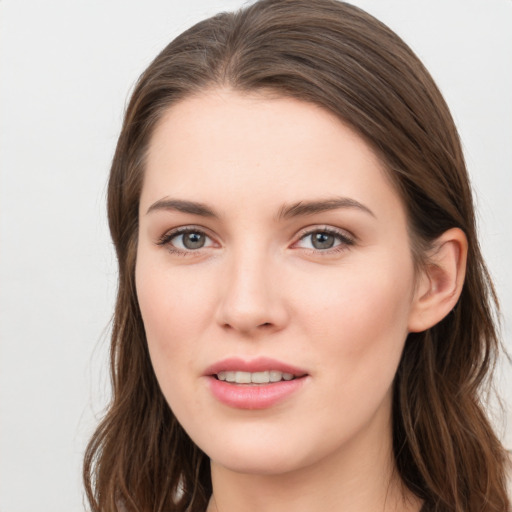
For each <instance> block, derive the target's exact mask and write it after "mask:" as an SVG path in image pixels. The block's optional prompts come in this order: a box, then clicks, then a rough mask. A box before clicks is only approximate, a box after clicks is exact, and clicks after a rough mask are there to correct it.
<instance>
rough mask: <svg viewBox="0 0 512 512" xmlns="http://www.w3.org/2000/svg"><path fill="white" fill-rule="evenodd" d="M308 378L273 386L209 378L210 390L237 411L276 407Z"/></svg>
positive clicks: (218, 398)
mask: <svg viewBox="0 0 512 512" xmlns="http://www.w3.org/2000/svg"><path fill="white" fill-rule="evenodd" d="M305 380H306V377H299V378H296V379H293V380H284V381H280V382H273V383H271V384H254V385H251V384H230V383H228V382H226V381H222V380H218V379H216V378H215V377H208V381H209V382H208V383H209V386H210V390H211V392H212V393H213V395H214V396H215V398H217V400H219V401H220V402H222V403H223V404H225V405H228V406H230V407H234V408H237V409H267V408H269V407H272V406H273V405H276V404H278V403H280V402H282V401H284V400H285V399H286V398H288V397H290V395H292V394H293V393H295V392H296V391H298V390H299V389H300V388H301V387H302V386H303V384H304V382H305Z"/></svg>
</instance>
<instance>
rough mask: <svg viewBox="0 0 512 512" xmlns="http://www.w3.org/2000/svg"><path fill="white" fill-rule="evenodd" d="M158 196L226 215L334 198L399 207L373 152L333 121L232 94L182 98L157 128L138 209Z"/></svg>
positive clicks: (310, 109) (316, 112)
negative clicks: (215, 207) (210, 206)
mask: <svg viewBox="0 0 512 512" xmlns="http://www.w3.org/2000/svg"><path fill="white" fill-rule="evenodd" d="M165 195H171V196H173V197H176V196H177V197H180V198H183V199H191V200H196V201H203V202H208V203H210V202H212V201H214V202H220V203H222V206H223V207H226V208H227V207H228V206H230V205H234V206H237V205H238V207H240V205H244V206H245V207H249V206H250V205H252V204H254V203H258V201H259V203H260V204H261V203H262V202H264V203H265V204H266V205H270V204H271V203H275V204H276V205H277V204H282V203H286V202H294V201H300V200H304V199H308V198H309V197H315V198H320V197H325V196H333V195H343V196H347V197H351V198H352V199H354V200H357V201H360V202H371V203H372V204H374V205H375V206H379V205H381V206H382V207H385V206H386V205H387V206H390V204H391V203H395V206H399V203H400V201H399V198H398V196H397V194H396V193H395V191H394V189H393V187H392V186H391V184H390V182H389V179H388V177H387V174H386V171H385V170H384V166H383V164H382V163H381V161H380V160H379V158H378V157H377V156H376V155H375V153H374V151H373V150H372V148H371V147H370V146H369V145H368V144H367V143H366V142H365V141H364V140H363V139H362V138H361V137H360V136H358V135H357V134H356V133H355V132H354V131H353V130H352V129H351V128H350V127H348V126H347V125H345V124H344V123H342V122H341V121H340V120H339V119H338V118H337V117H336V116H335V115H334V114H331V113H330V112H328V111H326V110H325V109H323V108H321V107H319V106H317V105H314V104H311V103H306V102H303V101H300V100H297V99H293V98H282V97H281V98H276V97H269V96H268V95H262V94H250V95H248V94H241V93H238V92H234V91H231V90H213V91H208V92H205V93H203V94H201V95H197V96H193V97H189V98H186V99H184V100H182V101H181V102H179V103H177V104H175V105H173V106H172V107H171V108H170V109H169V110H168V111H167V112H166V114H165V115H164V116H163V118H162V119H161V120H160V122H159V124H158V125H157V127H156V128H155V131H154V134H153V137H152V139H151V141H150V145H149V149H148V154H147V160H146V175H145V179H144V186H143V192H142V198H141V207H142V208H144V205H147V204H148V202H150V201H152V200H153V201H155V200H157V199H160V198H161V197H163V196H165ZM379 207H380V206H379Z"/></svg>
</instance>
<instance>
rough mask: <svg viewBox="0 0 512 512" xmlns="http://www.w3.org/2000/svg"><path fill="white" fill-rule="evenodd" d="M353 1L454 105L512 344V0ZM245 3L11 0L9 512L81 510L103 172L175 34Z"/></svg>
mask: <svg viewBox="0 0 512 512" xmlns="http://www.w3.org/2000/svg"><path fill="white" fill-rule="evenodd" d="M354 3H355V4H357V5H360V6H361V7H363V8H366V9H367V10H368V11H370V12H371V13H372V14H374V15H376V16H377V17H378V18H380V19H381V20H383V21H384V22H386V23H387V24H389V25H390V26H391V27H392V28H393V29H394V30H395V31H397V32H398V33H399V34H400V35H401V36H402V37H403V38H404V39H405V40H406V41H407V42H408V43H409V44H410V45H411V46H412V48H413V49H414V50H415V51H416V52H417V53H418V55H419V56H420V58H422V59H423V61H424V62H425V64H426V65H427V67H428V68H429V69H430V71H431V72H432V74H433V76H434V78H435V79H436V81H437V82H438V84H439V86H440V88H441V90H442V91H443V93H444V94H445V97H446V99H447V101H448V103H449V105H450V106H451V108H452V111H453V114H454V117H455V119H456V122H457V124H458V126H459V129H460V133H461V136H462V140H463V143H464V147H465V151H466V157H467V161H468V166H469V169H470V173H471V176H472V179H473V183H474V187H475V190H476V199H477V204H478V209H479V219H480V228H481V233H482V246H483V251H484V254H485V255H486V257H487V259H488V262H489V265H490V268H491V271H492V274H493V276H494V278H495V280H496V285H497V289H498V292H499V295H500V297H501V300H502V307H503V313H504V316H505V329H504V338H505V340H506V343H507V344H508V347H509V349H512V339H511V338H512V336H511V326H512V271H511V261H512V259H511V254H512V227H511V221H512V206H511V203H512V194H511V193H512V97H511V91H512V1H511V0H485V1H484V0H478V1H477V0H414V1H411V0H355V1H354ZM241 4H242V1H240V0H222V1H221V0H219V1H215V0H194V1H190V0H188V1H187V2H185V1H183V0H181V1H177V0H174V1H171V0H150V1H144V2H142V1H135V0H101V1H100V0H87V1H86V0H75V1H73V2H70V1H69V0H47V1H44V2H42V1H39V0H1V1H0V66H1V67H0V158H1V160H0V165H1V167H0V208H1V211H0V315H1V319H0V339H1V345H0V512H29V511H35V510H37V511H38V512H74V511H81V510H83V509H84V505H83V503H82V489H81V475H80V473H81V459H82V455H83V451H84V446H85V444H86V440H87V438H88V437H89V436H90V435H91V433H92V431H93V429H94V425H95V424H96V421H97V418H98V417H99V414H100V413H101V411H102V408H103V407H104V405H105V403H106V400H107V398H108V372H107V362H106V361H107V346H108V323H109V319H110V316H111V312H112V309H113V299H114V293H115V289H116V266H115V258H114V255H113V252H112V248H111V244H110V240H109V237H108V233H107V228H106V218H105V206H104V202H105V184H106V180H107V173H108V168H109V162H110V159H111V157H112V154H113V150H114V144H115V142H116V137H117V134H118V132H119V128H120V124H121V119H122V113H123V109H124V106H125V102H126V99H127V95H128V93H129V91H130V90H131V88H132V87H133V84H134V82H135V80H136V78H137V76H138V75H139V73H140V72H141V71H142V70H143V69H144V67H145V66H146V65H147V64H148V63H149V61H150V60H151V59H152V58H153V57H154V56H155V55H156V53H157V52H158V51H159V50H160V49H162V48H163V46H165V44H167V43H168V42H169V41H170V40H171V39H172V38H173V37H174V36H175V35H177V34H178V33H179V32H181V31H182V30H184V29H185V28H187V27H188V26H190V25H191V24H192V23H194V22H196V21H198V20H199V19H202V18H203V17H205V16H206V15H210V14H213V13H214V12H217V11H219V10H230V9H233V8H236V7H238V6H240V5H241ZM501 369H502V371H501V372H500V374H501V376H502V379H501V384H500V385H501V389H502V394H503V395H504V398H505V400H506V408H507V411H508V413H507V414H508V419H509V426H508V427H506V429H505V430H502V431H503V434H502V435H503V439H504V440H505V443H506V444H507V446H508V447H509V448H512V415H511V410H512V391H511V389H512V378H511V373H512V370H511V368H510V366H509V365H508V363H507V365H505V364H502V366H501ZM498 424H499V425H503V423H498ZM500 428H501V429H502V427H501V426H500Z"/></svg>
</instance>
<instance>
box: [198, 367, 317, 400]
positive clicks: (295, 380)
mask: <svg viewBox="0 0 512 512" xmlns="http://www.w3.org/2000/svg"><path fill="white" fill-rule="evenodd" d="M204 376H205V377H207V380H206V382H207V383H208V387H209V389H210V391H211V393H212V395H213V396H214V397H215V398H216V399H217V400H218V401H219V402H221V403H223V404H224V405H227V406H229V407H231V408H235V409H271V408H272V407H274V406H276V405H278V404H281V403H285V402H287V401H288V400H292V399H293V396H295V395H296V394H297V393H300V390H301V389H303V388H304V387H305V386H306V387H307V384H308V381H309V380H310V379H309V378H308V377H309V374H308V373H307V372H305V371H303V370H301V369H299V368H296V367H294V366H291V365H289V364H286V363H283V362H281V361H277V360H275V359H270V358H264V357H263V358H258V359H253V360H249V361H248V360H244V359H239V358H230V359H224V360H223V361H219V362H218V363H216V364H214V365H212V366H211V367H210V368H208V369H207V370H206V372H205V373H204Z"/></svg>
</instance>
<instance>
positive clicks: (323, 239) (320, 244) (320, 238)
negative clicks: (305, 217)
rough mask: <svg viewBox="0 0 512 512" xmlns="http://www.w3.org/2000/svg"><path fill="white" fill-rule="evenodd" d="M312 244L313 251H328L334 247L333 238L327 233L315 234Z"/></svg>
mask: <svg viewBox="0 0 512 512" xmlns="http://www.w3.org/2000/svg"><path fill="white" fill-rule="evenodd" d="M312 242H313V247H314V248H315V249H330V248H331V247H332V246H333V245H334V236H333V235H329V233H315V234H314V235H313V240H312Z"/></svg>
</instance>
